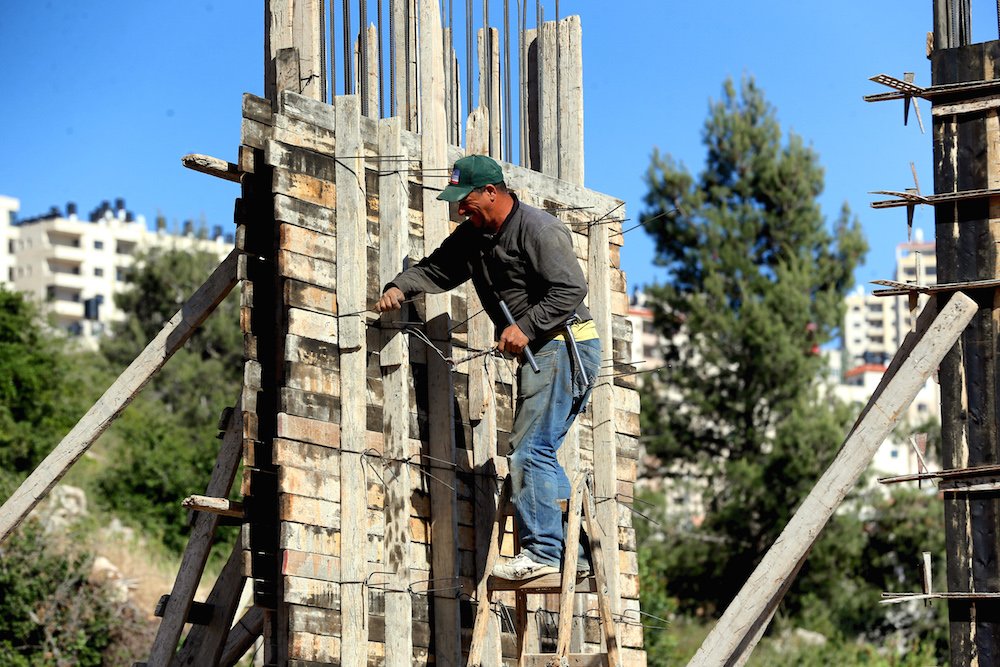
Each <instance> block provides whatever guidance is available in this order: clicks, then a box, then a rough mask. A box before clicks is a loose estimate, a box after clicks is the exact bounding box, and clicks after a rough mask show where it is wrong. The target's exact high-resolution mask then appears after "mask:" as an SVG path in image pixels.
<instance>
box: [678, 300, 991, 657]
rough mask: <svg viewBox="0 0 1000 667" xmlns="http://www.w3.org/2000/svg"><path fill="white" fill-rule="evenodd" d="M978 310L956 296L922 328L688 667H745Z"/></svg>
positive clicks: (970, 303) (973, 303) (974, 305)
mask: <svg viewBox="0 0 1000 667" xmlns="http://www.w3.org/2000/svg"><path fill="white" fill-rule="evenodd" d="M977 310H978V306H977V305H976V303H975V301H973V300H972V299H970V298H969V297H967V296H965V295H964V294H962V293H957V294H955V295H954V296H953V297H952V299H951V301H950V302H949V303H948V305H947V306H945V307H944V308H943V309H942V310H941V312H940V313H939V314H938V316H937V317H936V318H935V319H934V322H933V323H932V324H931V325H930V326H929V327H927V329H926V330H923V331H924V332H923V334H922V336H921V337H920V339H919V342H917V343H916V345H915V346H914V348H913V351H912V352H911V353H910V354H909V355H908V356H907V358H906V359H905V360H904V361H903V363H902V364H901V365H900V367H899V372H898V373H897V374H896V375H895V376H894V377H893V378H892V379H891V380H890V381H889V383H888V385H887V387H886V390H885V392H884V393H883V394H881V395H880V396H879V397H878V398H877V399H873V401H874V406H873V407H874V408H875V409H872V410H870V411H868V412H867V414H866V415H865V417H864V419H863V420H862V421H861V422H860V423H859V424H858V425H857V427H856V428H855V429H854V430H853V432H852V433H851V435H850V436H848V438H847V441H846V442H845V443H844V445H843V447H842V448H841V450H840V453H839V454H838V455H837V457H836V459H834V461H833V463H831V464H830V467H829V468H828V469H827V470H826V472H825V473H824V474H823V476H822V477H821V478H820V480H819V481H818V482H817V483H816V486H814V487H813V489H812V491H810V492H809V495H808V496H807V497H806V499H805V500H804V501H803V502H802V505H801V506H800V507H799V509H798V511H796V512H795V515H794V516H793V517H792V519H791V520H790V521H789V522H788V525H786V526H785V529H784V530H783V531H782V532H781V535H779V536H778V539H777V540H776V541H775V542H774V544H773V545H772V546H771V548H770V549H769V550H768V552H767V553H766V554H765V555H764V558H763V560H762V561H761V562H760V564H759V565H758V566H757V568H756V569H755V570H754V571H753V573H752V574H751V575H750V578H749V579H748V580H747V582H746V584H744V586H743V588H742V589H740V592H739V593H738V594H737V595H736V597H735V598H734V599H733V601H732V602H731V603H730V604H729V607H727V609H726V611H725V613H724V614H723V616H722V618H721V619H720V620H719V622H718V623H717V624H716V625H715V627H714V628H713V629H712V631H711V632H710V633H709V635H708V637H706V638H705V641H704V643H702V645H701V648H699V649H698V652H697V653H696V654H695V656H694V658H692V659H691V662H690V663H688V665H689V667H715V666H717V665H727V666H729V665H737V664H742V662H743V661H744V660H745V659H746V657H747V656H748V655H749V654H750V652H751V651H752V650H753V648H754V646H755V645H756V642H757V640H758V639H759V638H760V635H761V634H762V633H763V631H764V628H765V627H766V625H767V623H768V622H769V621H770V619H771V617H772V615H773V614H774V610H775V609H776V608H777V606H778V604H779V603H780V601H781V597H782V595H783V594H784V592H785V590H786V589H787V587H788V586H789V585H791V581H792V579H793V578H794V575H795V573H796V572H797V571H798V569H799V567H800V566H801V565H802V563H803V561H804V560H805V558H806V555H807V554H808V553H809V550H810V549H811V548H812V545H813V544H814V543H815V541H816V539H817V538H818V537H819V534H820V532H821V531H822V529H823V527H824V526H825V525H826V522H827V521H828V520H829V519H830V517H831V516H832V515H833V513H834V511H835V510H836V509H837V507H838V506H839V505H840V503H841V502H842V501H843V499H844V497H845V496H846V495H847V493H848V492H849V491H850V490H851V488H853V486H854V485H855V483H857V480H858V478H859V477H860V476H861V474H862V473H863V472H864V470H865V468H866V467H867V466H868V464H869V463H870V461H871V458H872V456H873V455H874V454H875V451H876V450H877V449H878V448H879V446H880V445H881V444H882V442H883V441H884V440H885V438H886V437H887V436H888V435H889V433H891V432H892V429H893V428H894V427H895V425H896V423H897V422H898V421H899V419H900V418H901V417H902V415H903V414H904V412H905V410H906V407H907V406H908V405H909V404H910V402H911V401H912V400H913V398H914V396H916V395H917V392H918V391H920V388H921V387H922V386H923V385H924V383H925V382H926V381H927V378H928V377H930V375H931V374H932V373H933V372H934V371H935V370H936V369H937V367H938V365H939V364H940V363H941V360H942V359H943V358H944V356H945V355H946V354H947V353H948V351H949V350H951V348H952V346H953V345H954V344H955V341H956V340H958V337H959V336H960V335H961V334H962V332H963V331H964V330H965V328H966V326H968V324H969V322H970V321H971V320H972V318H973V317H974V316H975V314H976V311H977ZM915 335H918V336H919V335H920V332H918V333H917V334H915Z"/></svg>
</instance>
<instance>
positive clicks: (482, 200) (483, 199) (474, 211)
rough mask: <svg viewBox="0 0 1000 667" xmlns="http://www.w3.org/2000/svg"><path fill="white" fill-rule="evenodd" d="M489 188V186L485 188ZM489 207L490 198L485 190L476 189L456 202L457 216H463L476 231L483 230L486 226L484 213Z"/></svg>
mask: <svg viewBox="0 0 1000 667" xmlns="http://www.w3.org/2000/svg"><path fill="white" fill-rule="evenodd" d="M487 187H489V186H487ZM489 206H490V197H489V194H488V193H487V192H486V190H485V189H482V190H480V189H476V190H473V191H472V192H470V193H469V194H468V195H466V196H465V198H464V199H461V200H459V202H458V214H459V215H464V216H465V217H466V218H468V219H469V222H471V223H472V225H473V226H474V227H475V228H476V229H484V228H485V227H486V224H487V217H486V212H487V211H488V209H489Z"/></svg>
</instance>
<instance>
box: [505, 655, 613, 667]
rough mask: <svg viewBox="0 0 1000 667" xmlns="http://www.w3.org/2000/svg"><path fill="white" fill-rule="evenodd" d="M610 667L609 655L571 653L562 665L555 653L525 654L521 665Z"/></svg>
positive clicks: (527, 666)
mask: <svg viewBox="0 0 1000 667" xmlns="http://www.w3.org/2000/svg"><path fill="white" fill-rule="evenodd" d="M563 664H566V665H568V667H608V654H607V653H570V654H569V655H567V656H566V662H565V663H562V662H560V660H559V656H557V655H556V654H555V653H525V654H524V655H523V656H522V661H521V665H523V666H524V667H562V665H563Z"/></svg>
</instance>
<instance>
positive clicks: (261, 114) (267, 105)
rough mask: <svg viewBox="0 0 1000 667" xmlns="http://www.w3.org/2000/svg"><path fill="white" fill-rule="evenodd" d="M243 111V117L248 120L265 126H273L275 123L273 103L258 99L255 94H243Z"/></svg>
mask: <svg viewBox="0 0 1000 667" xmlns="http://www.w3.org/2000/svg"><path fill="white" fill-rule="evenodd" d="M242 111H243V117H244V118H246V119H248V120H252V121H255V122H257V123H261V124H263V125H271V124H272V123H273V122H274V111H273V110H272V108H271V102H270V101H269V100H267V99H265V98H263V97H257V96H256V95H254V94H253V93H243V98H242Z"/></svg>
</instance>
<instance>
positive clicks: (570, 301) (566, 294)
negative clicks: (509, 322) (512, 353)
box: [517, 223, 587, 340]
mask: <svg viewBox="0 0 1000 667" xmlns="http://www.w3.org/2000/svg"><path fill="white" fill-rule="evenodd" d="M525 250H526V252H527V255H528V259H529V261H530V262H531V264H532V266H533V267H534V269H535V272H536V274H537V275H538V278H539V279H540V280H541V281H542V283H543V288H544V289H543V290H542V298H541V299H540V300H539V301H538V302H537V303H535V304H533V305H532V306H531V307H530V308H528V310H527V312H525V313H524V314H523V315H521V316H520V317H519V318H518V319H517V326H518V328H520V329H521V331H523V332H524V334H525V335H526V336H527V337H528V338H529V339H531V340H535V339H536V338H538V336H540V335H541V334H543V333H545V332H546V331H549V330H551V329H554V328H556V327H558V326H561V325H562V324H563V323H564V322H565V321H566V320H567V319H569V317H570V316H571V315H572V314H573V312H574V311H575V310H576V308H577V306H579V305H580V304H581V303H583V299H584V297H586V296H587V281H586V279H585V278H584V276H583V269H581V268H580V263H579V262H578V261H577V259H576V253H575V252H574V251H573V242H572V239H571V237H570V231H569V229H567V228H566V226H565V225H563V224H562V223H559V224H553V225H548V226H546V227H543V228H542V229H541V230H540V231H539V233H538V234H536V235H534V237H533V238H531V239H530V240H529V241H528V243H527V244H526V246H525Z"/></svg>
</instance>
